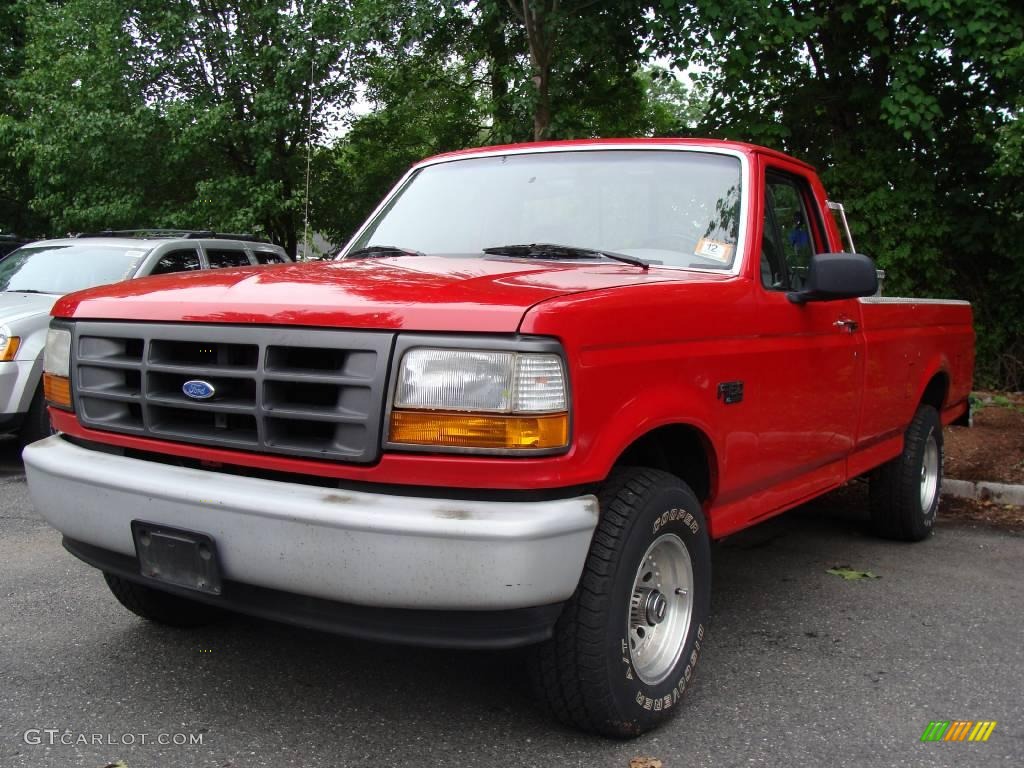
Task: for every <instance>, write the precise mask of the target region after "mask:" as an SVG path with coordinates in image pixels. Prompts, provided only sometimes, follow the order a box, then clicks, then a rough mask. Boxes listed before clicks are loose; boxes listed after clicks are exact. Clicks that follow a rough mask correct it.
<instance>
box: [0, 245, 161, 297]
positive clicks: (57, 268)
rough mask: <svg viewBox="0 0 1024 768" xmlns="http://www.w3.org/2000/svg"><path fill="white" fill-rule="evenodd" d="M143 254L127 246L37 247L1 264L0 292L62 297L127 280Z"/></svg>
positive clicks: (16, 252)
mask: <svg viewBox="0 0 1024 768" xmlns="http://www.w3.org/2000/svg"><path fill="white" fill-rule="evenodd" d="M145 255H146V251H144V250H141V249H139V248H132V247H130V246H118V245H99V244H96V243H82V244H81V245H78V244H75V245H39V246H32V247H29V248H19V249H18V250H17V251H15V252H14V253H12V254H11V255H10V256H8V257H7V258H6V259H4V260H3V261H0V291H30V292H33V293H58V294H65V293H71V292H72V291H79V290H81V289H83V288H92V287H93V286H94V285H104V284H106V283H116V282H119V281H121V280H124V279H125V278H127V277H129V276H130V275H131V274H132V272H134V271H135V268H136V267H137V266H138V264H139V262H140V261H141V260H142V258H143V257H144V256H145Z"/></svg>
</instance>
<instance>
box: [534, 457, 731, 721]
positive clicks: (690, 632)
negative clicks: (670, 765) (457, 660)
mask: <svg viewBox="0 0 1024 768" xmlns="http://www.w3.org/2000/svg"><path fill="white" fill-rule="evenodd" d="M600 506H601V520H600V522H599V523H598V527H597V530H596V531H595V532H594V538H593V541H592V543H591V546H590V553H589V555H588V556H587V560H586V563H585V565H584V569H583V575H582V577H581V579H580V583H579V586H578V587H577V588H576V592H575V594H574V595H573V597H572V598H571V599H570V600H569V602H568V603H567V605H566V607H565V610H564V611H563V613H562V615H561V617H560V618H559V620H558V623H557V624H556V625H555V630H554V635H553V637H552V638H551V639H550V640H548V641H546V642H544V643H542V644H541V645H539V646H537V647H536V648H535V649H534V652H533V654H532V658H531V664H530V667H531V676H532V678H533V682H534V686H535V688H536V690H537V693H538V695H539V697H540V698H541V700H542V701H543V702H544V703H545V704H546V705H547V708H548V709H549V710H550V711H551V712H552V713H553V714H554V715H555V716H556V717H557V718H558V719H559V720H561V721H562V722H564V723H566V724H568V725H572V726H574V727H577V728H580V729H583V730H586V731H590V732H593V733H599V734H602V735H605V736H613V737H629V736H637V735H639V734H641V733H644V732H645V731H648V730H650V729H651V728H653V727H655V726H657V725H658V724H659V723H661V722H664V721H665V720H667V719H668V718H669V717H670V716H671V715H672V714H673V713H674V712H675V711H676V710H677V709H678V707H679V704H680V699H681V697H682V695H683V693H684V691H685V690H686V688H687V686H688V685H689V683H690V681H691V679H692V678H693V674H694V669H695V667H696V664H697V660H698V658H699V656H700V652H701V648H702V646H703V643H704V639H705V633H706V631H707V624H708V616H709V612H710V603H711V557H710V545H709V540H708V534H707V526H706V524H705V521H704V515H703V513H702V511H701V506H700V502H699V501H698V500H697V497H696V496H695V495H694V493H693V491H691V490H690V488H689V487H688V486H687V485H686V483H684V482H683V481H682V480H680V479H679V478H677V477H675V476H674V475H671V474H669V473H667V472H662V471H660V470H654V469H643V468H626V469H621V470H616V472H615V473H614V474H613V475H612V476H611V477H610V478H609V480H608V481H607V482H606V483H605V485H604V487H603V488H602V490H601V492H600Z"/></svg>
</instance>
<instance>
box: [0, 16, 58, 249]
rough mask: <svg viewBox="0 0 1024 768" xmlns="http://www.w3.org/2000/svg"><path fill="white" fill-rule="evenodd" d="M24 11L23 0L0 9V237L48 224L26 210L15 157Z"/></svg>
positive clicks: (25, 181) (28, 194)
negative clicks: (3, 234)
mask: <svg viewBox="0 0 1024 768" xmlns="http://www.w3.org/2000/svg"><path fill="white" fill-rule="evenodd" d="M26 11H27V3H26V2H25V0H10V2H7V3H5V4H4V5H0V104H2V105H3V110H2V112H0V233H10V232H15V233H20V234H23V235H37V234H41V233H42V232H44V231H45V230H46V227H47V222H46V220H45V218H43V217H41V216H39V215H38V214H37V213H35V212H33V211H32V209H31V208H30V207H29V201H30V200H31V198H32V185H31V180H30V179H29V176H28V170H27V168H26V167H25V165H24V164H23V163H22V162H20V161H19V160H18V158H17V156H16V154H15V149H16V145H17V133H18V129H19V127H20V125H21V123H22V122H23V121H24V119H25V113H24V111H23V110H22V109H21V107H20V106H19V105H18V104H17V103H16V97H17V90H16V84H17V80H18V78H19V77H20V76H21V74H22V71H23V69H24V62H25V42H26Z"/></svg>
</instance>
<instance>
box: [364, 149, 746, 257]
mask: <svg viewBox="0 0 1024 768" xmlns="http://www.w3.org/2000/svg"><path fill="white" fill-rule="evenodd" d="M740 200H741V169H740V161H739V159H737V158H736V157H733V156H730V155H721V154H711V153H708V152H694V151H667V150H662V151H658V150H587V151H568V152H538V153H527V154H514V155H497V156H490V157H471V158H466V159H463V160H456V161H451V162H444V163H439V164H437V165H430V166H427V167H425V168H423V169H421V170H419V171H418V172H416V173H415V174H414V175H413V176H412V177H411V179H410V180H409V182H408V183H407V184H406V185H405V186H404V187H403V188H402V189H401V190H400V191H399V192H398V193H397V194H396V195H395V196H394V197H393V198H392V199H391V201H390V202H389V203H388V205H387V206H386V207H385V209H384V210H383V211H382V212H381V213H380V214H379V215H378V216H377V217H376V219H374V220H373V221H372V222H371V224H370V226H369V227H367V229H366V231H365V232H363V234H362V235H361V236H360V237H359V238H358V239H357V240H356V241H355V242H354V243H353V244H352V246H351V248H350V249H349V251H354V250H356V249H359V248H366V247H367V246H371V245H377V244H381V243H385V244H398V245H401V246H404V247H406V248H415V249H416V250H417V251H420V252H422V253H426V254H431V255H446V256H447V255H452V256H467V255H473V256H479V257H481V258H493V257H487V256H485V254H484V253H483V249H485V248H493V247H495V246H501V245H505V244H509V243H559V244H561V245H566V246H573V247H576V248H586V249H592V250H595V251H614V252H618V253H622V254H627V255H629V256H635V257H638V258H641V259H644V260H645V261H648V262H650V263H652V264H664V265H668V266H674V267H692V268H699V269H722V270H728V269H730V268H731V267H732V265H733V261H734V259H735V257H736V242H737V239H738V234H739V218H740V216H739V214H740Z"/></svg>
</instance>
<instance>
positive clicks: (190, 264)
mask: <svg viewBox="0 0 1024 768" xmlns="http://www.w3.org/2000/svg"><path fill="white" fill-rule="evenodd" d="M290 261H291V259H289V258H288V255H287V254H286V253H285V250H284V249H283V248H281V247H280V246H278V245H273V244H272V243H268V242H265V241H263V240H259V239H258V238H255V237H252V236H249V235H223V234H217V233H214V232H196V231H182V230H159V229H148V230H122V231H117V232H114V231H107V232H100V233H97V234H94V235H92V234H90V235H78V236H77V237H71V238H66V239H63V240H40V241H37V242H34V243H29V244H27V245H24V246H22V247H21V248H18V249H17V250H16V251H12V252H11V253H10V254H9V255H8V256H6V257H5V258H4V259H3V261H0V432H18V434H19V436H20V437H21V440H22V442H24V443H30V442H33V441H34V440H38V439H39V438H41V437H45V436H46V435H48V434H49V433H50V423H49V417H48V416H47V413H46V406H45V403H44V402H43V393H42V385H41V383H40V380H41V378H42V370H43V345H44V343H45V341H46V329H47V327H48V326H49V324H50V309H51V308H52V307H53V305H54V304H55V303H56V301H57V299H59V298H60V297H61V296H63V295H65V294H67V293H72V292H73V291H79V290H82V289H83V288H92V287H93V286H97V285H105V284H107V283H116V282H120V281H121V280H131V279H134V278H137V277H149V276H151V275H168V274H172V273H177V272H190V271H197V270H203V269H217V268H221V267H250V266H257V265H260V264H286V263H288V262H290Z"/></svg>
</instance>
